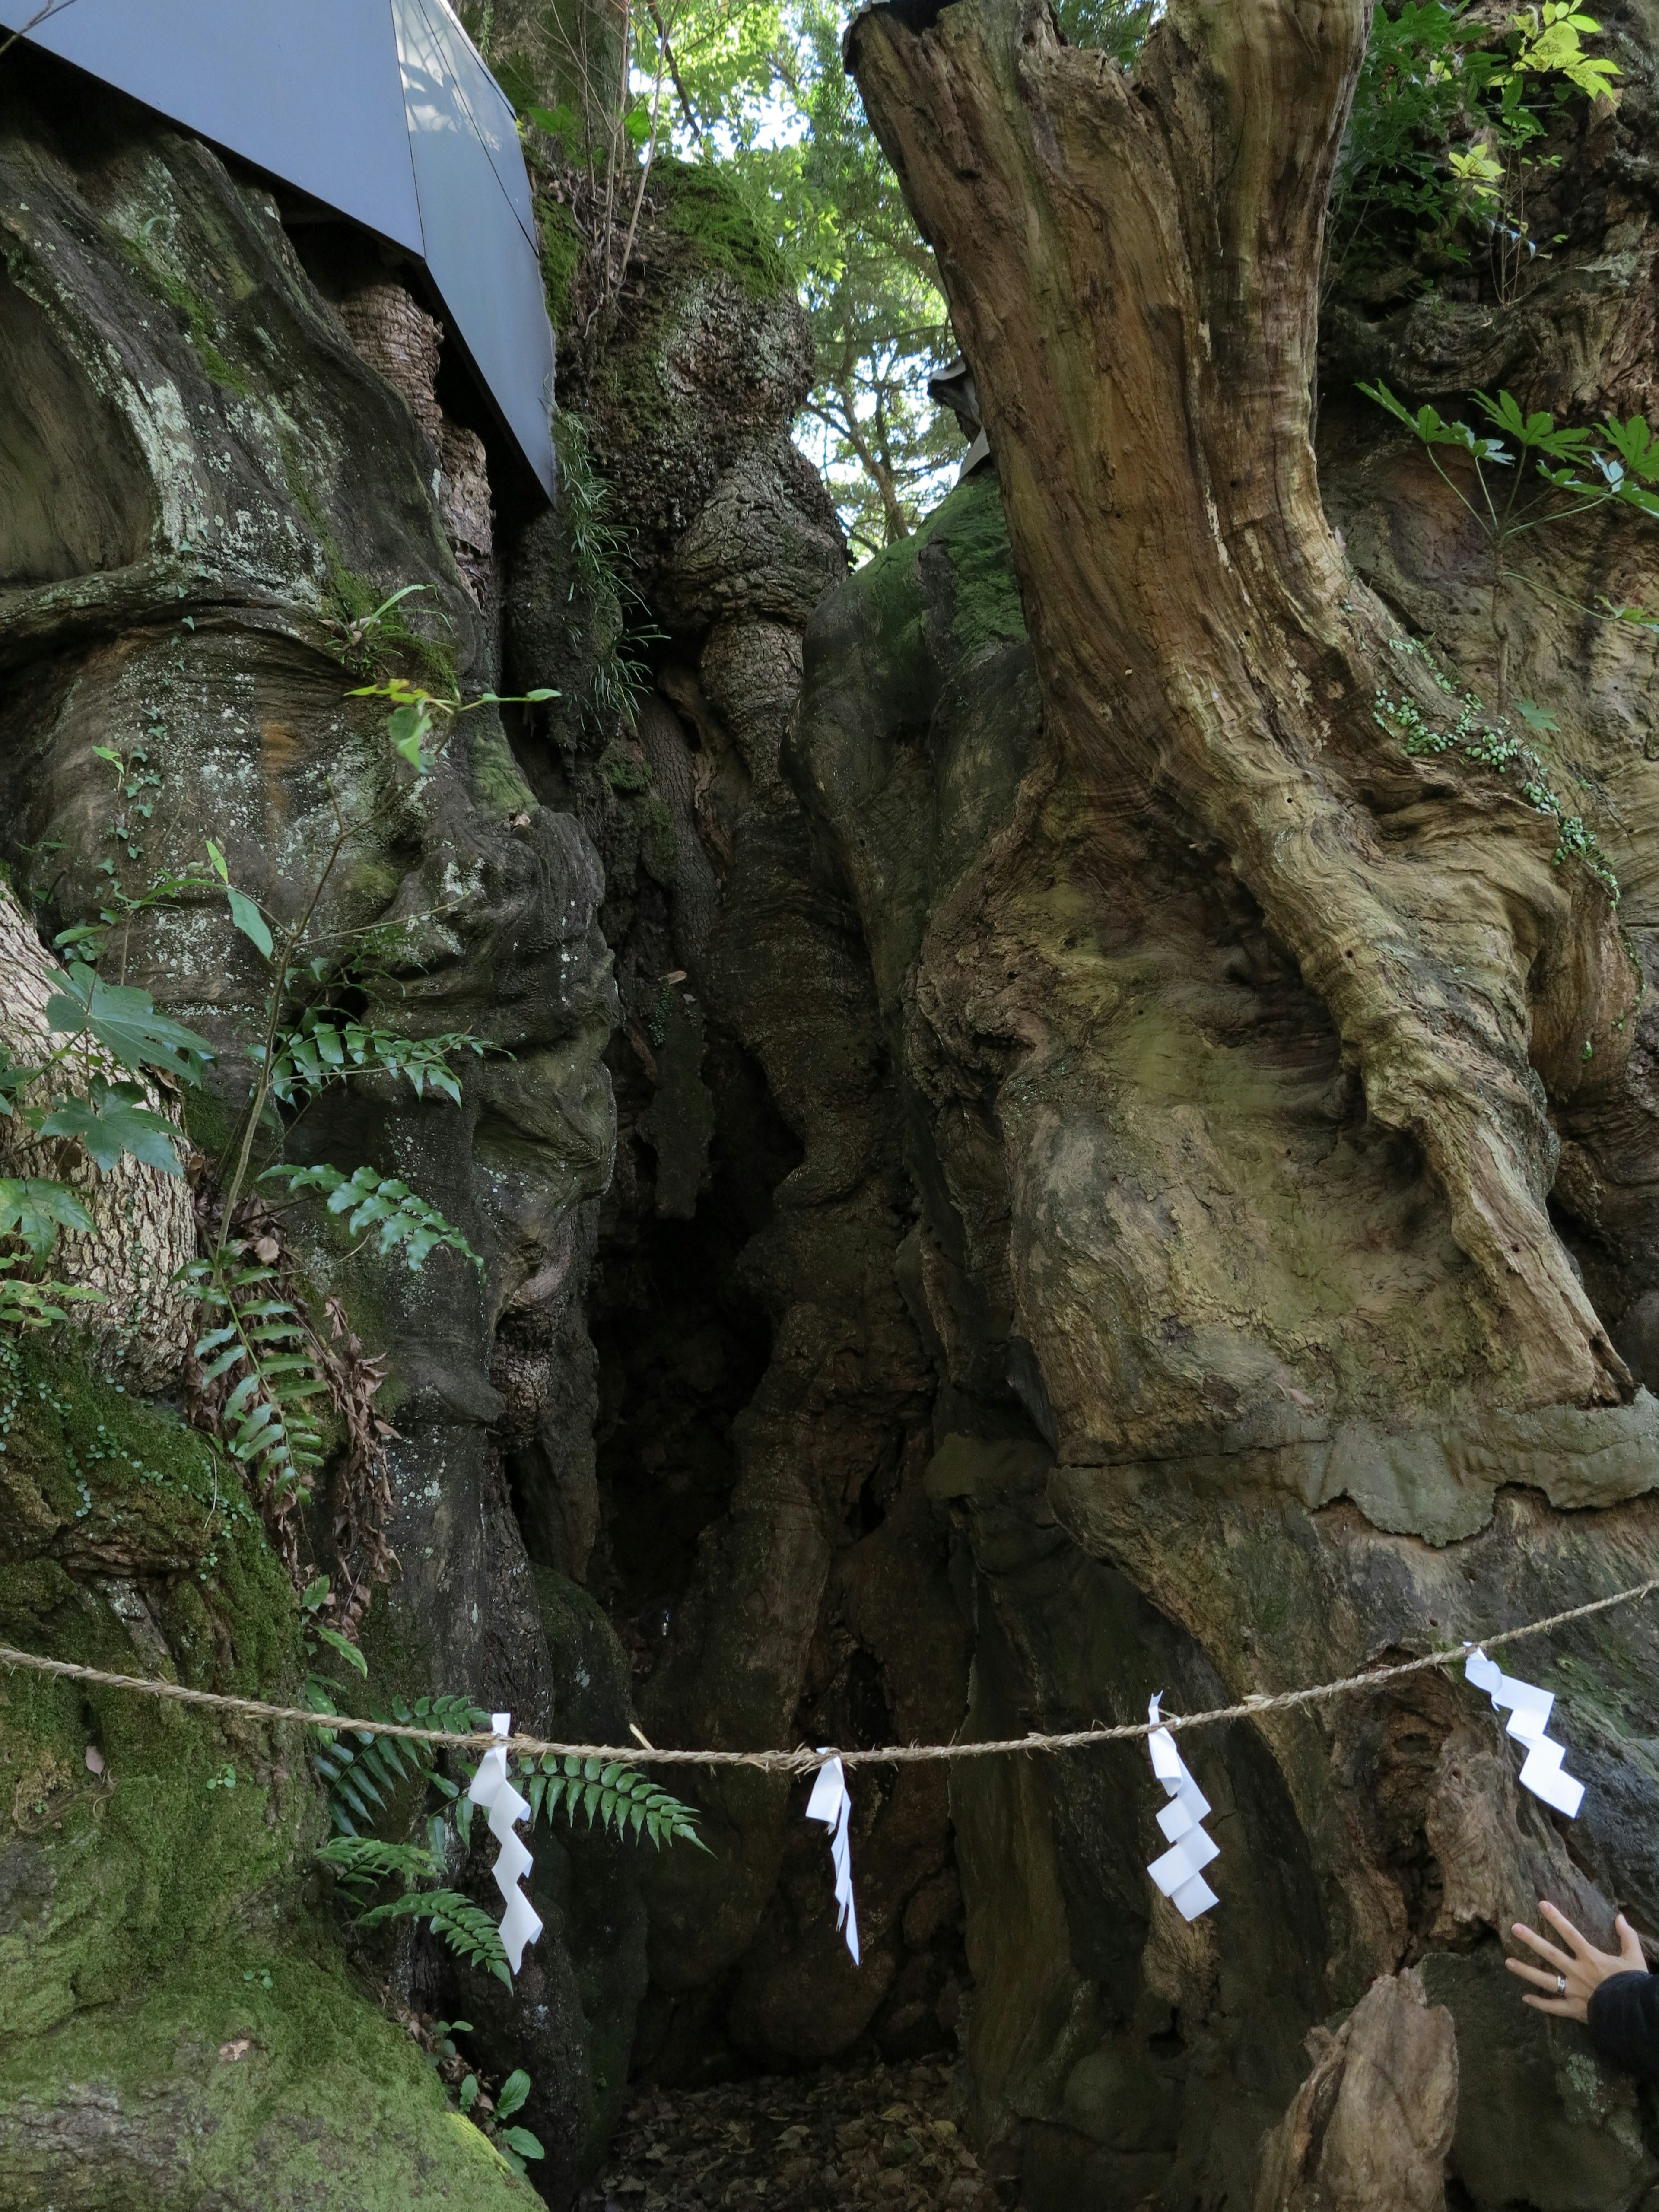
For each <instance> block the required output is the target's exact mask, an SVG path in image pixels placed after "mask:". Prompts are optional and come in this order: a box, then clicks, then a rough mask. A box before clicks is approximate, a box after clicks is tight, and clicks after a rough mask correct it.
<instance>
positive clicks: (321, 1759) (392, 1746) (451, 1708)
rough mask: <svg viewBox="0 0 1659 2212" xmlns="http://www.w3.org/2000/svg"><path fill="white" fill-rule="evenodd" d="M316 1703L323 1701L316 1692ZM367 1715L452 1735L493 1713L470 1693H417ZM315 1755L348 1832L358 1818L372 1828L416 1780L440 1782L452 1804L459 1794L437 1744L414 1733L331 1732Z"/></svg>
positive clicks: (469, 1730)
mask: <svg viewBox="0 0 1659 2212" xmlns="http://www.w3.org/2000/svg"><path fill="white" fill-rule="evenodd" d="M356 1658H357V1660H358V1661H361V1660H362V1653H361V1652H358V1653H356ZM365 1671H366V1670H365ZM317 1689H318V1691H320V1692H321V1694H322V1698H323V1699H325V1700H326V1706H325V1709H326V1710H327V1711H333V1703H332V1698H331V1695H330V1694H329V1692H327V1690H326V1687H325V1686H323V1685H321V1684H319V1685H318V1686H317ZM312 1702H313V1704H318V1703H319V1697H318V1695H317V1693H316V1692H313V1696H312ZM382 1717H384V1718H386V1719H389V1720H395V1721H401V1722H402V1723H403V1724H404V1727H405V1728H429V1729H438V1730H440V1731H441V1732H442V1733H444V1734H446V1735H477V1733H478V1731H479V1730H480V1729H487V1728H488V1727H489V1714H488V1713H485V1712H481V1711H479V1710H478V1708H477V1705H474V1704H473V1703H472V1701H471V1699H470V1698H458V1697H452V1696H447V1695H446V1696H442V1697H436V1698H417V1699H416V1701H415V1703H414V1704H413V1705H406V1704H405V1703H404V1701H403V1699H397V1700H396V1701H395V1702H394V1704H393V1705H392V1711H390V1713H388V1714H386V1715H384V1716H382V1715H380V1714H379V1713H375V1712H374V1711H371V1712H370V1713H369V1714H368V1718H369V1719H371V1720H378V1719H380V1718H382ZM348 1736H349V1740H348ZM312 1758H313V1762H314V1764H315V1765H316V1768H317V1771H318V1773H319V1775H320V1776H321V1777H322V1779H323V1781H324V1784H325V1785H326V1787H327V1790H328V1817H329V1820H330V1822H331V1825H332V1826H333V1827H334V1829H335V1830H336V1831H337V1833H339V1834H340V1835H343V1836H355V1835H356V1833H357V1826H356V1824H357V1822H358V1821H359V1820H361V1821H362V1822H363V1823H364V1825H365V1826H371V1827H372V1826H374V1822H375V1820H378V1819H381V1818H383V1817H384V1816H385V1814H386V1812H387V1811H388V1809H389V1808H390V1807H391V1805H392V1801H393V1799H394V1798H395V1796H397V1793H398V1790H401V1789H404V1788H406V1787H412V1786H413V1785H414V1784H416V1783H419V1784H421V1785H422V1787H424V1785H425V1784H427V1783H428V1782H430V1783H434V1784H436V1786H437V1788H438V1790H439V1792H440V1794H441V1796H444V1797H445V1798H447V1800H448V1801H449V1802H450V1803H451V1804H452V1805H453V1804H454V1803H455V1802H457V1801H458V1799H459V1792H458V1791H457V1790H456V1789H455V1785H454V1784H453V1783H451V1782H449V1781H448V1780H447V1778H445V1777H444V1776H442V1775H441V1774H440V1773H439V1772H438V1753H437V1747H436V1746H435V1745H434V1744H429V1743H422V1742H420V1741H418V1740H416V1739H415V1738H411V1737H409V1736H395V1735H374V1734H373V1733H369V1732H364V1731H362V1730H356V1731H349V1732H346V1731H342V1732H332V1731H331V1732H329V1734H328V1735H326V1737H325V1740H324V1741H322V1742H321V1743H320V1744H317V1745H313V1747H312ZM371 1807H372V1808H374V1809H373V1810H371V1809H370V1808H371Z"/></svg>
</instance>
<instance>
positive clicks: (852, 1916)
mask: <svg viewBox="0 0 1659 2212" xmlns="http://www.w3.org/2000/svg"><path fill="white" fill-rule="evenodd" d="M806 1817H807V1819H808V1820H822V1821H823V1823H824V1825H825V1826H826V1827H827V1828H828V1829H829V1855H830V1857H832V1858H833V1859H834V1860H835V1863H836V1905H837V1906H838V1907H839V1908H840V1909H839V1911H838V1912H837V1913H836V1927H837V1928H843V1927H844V1928H845V1929H846V1930H847V1948H848V1950H849V1951H850V1952H851V1953H852V1954H853V1964H854V1966H857V1965H858V1964H859V1916H858V1913H857V1911H856V1910H855V1909H854V1904H853V1845H852V1842H851V1839H850V1838H849V1837H848V1825H849V1823H850V1822H851V1820H852V1818H853V1801H852V1799H851V1798H850V1797H849V1796H848V1794H847V1777H846V1775H845V1774H844V1773H843V1771H842V1764H841V1761H840V1759H825V1760H824V1763H823V1765H822V1766H821V1767H819V1769H818V1771H817V1778H816V1780H815V1781H814V1782H813V1784H812V1794H811V1796H810V1797H809V1798H808V1799H807V1801H806Z"/></svg>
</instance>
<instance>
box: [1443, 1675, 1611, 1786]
mask: <svg viewBox="0 0 1659 2212" xmlns="http://www.w3.org/2000/svg"><path fill="white" fill-rule="evenodd" d="M1463 1671H1464V1673H1465V1674H1467V1675H1468V1678H1469V1680H1470V1681H1472V1682H1473V1683H1474V1685H1475V1687H1476V1688H1477V1689H1481V1690H1484V1691H1485V1692H1486V1694H1487V1696H1488V1697H1490V1698H1491V1699H1492V1704H1493V1705H1494V1706H1495V1707H1496V1708H1497V1710H1498V1711H1499V1712H1500V1713H1501V1712H1503V1711H1504V1710H1505V1709H1507V1710H1508V1712H1509V1716H1510V1719H1509V1733H1510V1735H1512V1736H1513V1737H1514V1738H1515V1740H1516V1742H1517V1743H1524V1744H1525V1745H1526V1747H1527V1755H1526V1758H1525V1759H1524V1760H1523V1761H1522V1766H1521V1782H1522V1788H1523V1789H1527V1790H1531V1792H1532V1794H1533V1796H1534V1797H1541V1798H1542V1799H1543V1801H1544V1802H1545V1803H1546V1804H1547V1805H1553V1806H1554V1808H1555V1809H1556V1811H1557V1812H1558V1813H1565V1814H1566V1816H1567V1818H1568V1820H1576V1819H1577V1817H1578V1808H1579V1807H1580V1805H1582V1804H1583V1802H1584V1785H1583V1783H1582V1782H1575V1781H1574V1780H1573V1778H1572V1777H1571V1775H1570V1774H1563V1773H1562V1771H1561V1761H1562V1760H1563V1759H1565V1757H1566V1752H1565V1748H1564V1747H1562V1746H1561V1745H1560V1744H1559V1743H1552V1742H1551V1741H1550V1740H1549V1738H1548V1736H1547V1735H1545V1733H1544V1730H1545V1729H1546V1728H1547V1726H1548V1725H1549V1717H1550V1709H1551V1707H1552V1706H1553V1705H1554V1703H1555V1692H1554V1691H1553V1690H1541V1689H1539V1688H1538V1687H1537V1686H1535V1685H1534V1683H1531V1682H1517V1681H1516V1679H1515V1677H1514V1675H1513V1674H1505V1673H1504V1670H1503V1668H1501V1667H1500V1666H1499V1665H1498V1662H1497V1661H1496V1660H1495V1659H1488V1658H1487V1656H1486V1653H1485V1652H1484V1651H1482V1650H1480V1646H1479V1645H1478V1644H1477V1645H1475V1646H1474V1649H1473V1650H1471V1651H1470V1653H1469V1656H1468V1661H1467V1662H1466V1663H1465V1666H1464V1668H1463Z"/></svg>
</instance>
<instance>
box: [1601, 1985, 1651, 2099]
mask: <svg viewBox="0 0 1659 2212" xmlns="http://www.w3.org/2000/svg"><path fill="white" fill-rule="evenodd" d="M1588 2025H1589V2032H1590V2039H1591V2040H1592V2041H1593V2042H1594V2044H1595V2047H1596V2049H1597V2050H1598V2051H1600V2052H1601V2055H1602V2057H1604V2058H1611V2059H1612V2060H1613V2063H1614V2065H1616V2066H1626V2067H1628V2068H1629V2069H1630V2070H1631V2072H1632V2074H1639V2075H1641V2076H1642V2078H1643V2080H1644V2081H1659V1975H1654V1974H1634V1973H1632V1974H1612V1975H1609V1977H1608V1978H1607V1980H1606V1981H1605V1982H1603V1983H1602V1984H1601V1988H1600V1989H1598V1990H1596V1992H1595V1995H1594V1996H1592V1997H1591V1999H1590V2001H1589V2008H1588Z"/></svg>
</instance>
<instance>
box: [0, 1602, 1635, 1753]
mask: <svg viewBox="0 0 1659 2212" xmlns="http://www.w3.org/2000/svg"><path fill="white" fill-rule="evenodd" d="M1655 1590H1659V1575H1656V1576H1655V1577H1652V1579H1651V1580H1650V1581H1648V1582H1644V1583H1638V1584H1637V1586H1636V1588H1635V1589H1627V1590H1620V1591H1617V1592H1616V1593H1615V1594H1614V1595H1613V1596H1612V1597H1598V1598H1594V1599H1592V1600H1591V1601H1590V1602H1589V1604H1588V1605H1576V1606H1574V1607H1571V1610H1570V1611H1568V1612H1566V1613H1550V1614H1549V1615H1548V1616H1547V1618H1546V1619H1544V1620H1533V1621H1528V1623H1527V1624H1526V1626H1524V1627H1522V1628H1505V1629H1500V1630H1499V1631H1498V1634H1497V1635H1495V1636H1485V1637H1482V1638H1480V1639H1479V1642H1480V1649H1481V1650H1483V1651H1497V1650H1501V1649H1502V1648H1503V1647H1504V1645H1505V1644H1519V1643H1521V1642H1522V1641H1523V1640H1524V1639H1525V1638H1528V1637H1529V1636H1545V1635H1547V1634H1548V1633H1549V1632H1550V1631H1551V1630H1552V1629H1553V1628H1565V1626H1566V1625H1567V1623H1568V1622H1569V1621H1571V1620H1587V1619H1588V1618H1589V1615H1590V1614H1591V1613H1606V1612H1607V1609H1608V1608H1609V1607H1612V1606H1615V1605H1632V1604H1633V1603H1634V1602H1635V1601H1636V1600H1637V1599H1638V1598H1644V1597H1648V1596H1650V1595H1652V1593H1653V1592H1654V1591H1655ZM1473 1649H1474V1644H1473V1643H1469V1644H1461V1643H1460V1644H1446V1645H1444V1646H1443V1648H1442V1649H1441V1650H1437V1651H1429V1652H1425V1654H1424V1656H1422V1657H1421V1658H1420V1659H1407V1660H1403V1661H1401V1662H1400V1663H1399V1664H1397V1665H1395V1666H1393V1667H1374V1668H1370V1671H1369V1672H1367V1673H1365V1674H1346V1675H1344V1676H1343V1678H1342V1680H1340V1681H1337V1682H1321V1683H1318V1684H1316V1685H1315V1686H1313V1687H1311V1688H1310V1689H1305V1690H1284V1691H1280V1692H1279V1693H1278V1694H1277V1695H1276V1696H1273V1697H1262V1696H1256V1697H1249V1698H1246V1699H1244V1700H1243V1703H1242V1704H1239V1705H1217V1706H1214V1707H1212V1709H1211V1710H1210V1711H1208V1712H1202V1713H1166V1714H1164V1717H1163V1718H1162V1719H1161V1720H1160V1721H1158V1722H1152V1721H1135V1722H1133V1723H1128V1724H1127V1725H1125V1726H1123V1727H1121V1728H1087V1729H1069V1730H1067V1731H1066V1732H1065V1733H1063V1734H1061V1735H1017V1736H1004V1737H1000V1738H998V1739H996V1740H995V1741H988V1742H980V1743H931V1744H915V1743H890V1744H884V1745H882V1746H881V1747H879V1748H877V1749H872V1750H866V1751H860V1750H853V1751H837V1750H836V1749H835V1748H834V1747H831V1748H830V1749H829V1751H827V1752H826V1751H825V1750H823V1749H822V1748H817V1749H814V1748H812V1747H811V1746H808V1745H805V1744H803V1745H801V1746H800V1747H799V1748H798V1749H796V1750H794V1751H659V1750H658V1749H657V1747H655V1745H653V1744H647V1742H646V1741H644V1739H643V1738H641V1741H639V1742H637V1743H631V1744H614V1743H549V1742H547V1741H544V1739H543V1738H542V1737H540V1736H534V1735H514V1736H509V1737H508V1738H507V1741H506V1744H505V1747H504V1748H506V1749H507V1750H508V1751H513V1752H520V1753H524V1754H525V1755H526V1757H530V1758H545V1757H547V1756H549V1755H550V1754H551V1755H552V1756H554V1757H556V1758H560V1759H603V1760H605V1762H606V1763H607V1764H611V1763H613V1762H616V1761H619V1760H620V1761H626V1762H627V1764H628V1765H630V1766H653V1765H654V1766H752V1767H759V1768H761V1769H762V1770H763V1771H765V1772H767V1773H772V1774H811V1773H815V1772H816V1771H817V1769H818V1768H819V1767H821V1766H822V1765H823V1764H824V1762H825V1760H826V1759H840V1761H841V1763H842V1765H843V1766H919V1765H925V1764H927V1762H929V1761H931V1760H935V1759H990V1758H994V1757H998V1756H1001V1755H1004V1754H1006V1753H1009V1752H1016V1751H1025V1752H1030V1751H1085V1750H1087V1749H1088V1748H1089V1747H1091V1745H1094V1744H1097V1743H1133V1742H1136V1741H1139V1740H1140V1739H1142V1738H1144V1737H1146V1736H1148V1735H1151V1734H1152V1731H1153V1729H1154V1728H1164V1729H1170V1731H1171V1732H1172V1733H1173V1732H1175V1731H1176V1730H1178V1729H1196V1728H1210V1727H1212V1726H1214V1724H1215V1723H1217V1722H1219V1721H1239V1720H1260V1719H1261V1717H1262V1716H1263V1715H1264V1714H1267V1713H1282V1712H1289V1711H1292V1710H1293V1709H1294V1708H1295V1707H1297V1706H1300V1705H1322V1704H1323V1703H1324V1702H1325V1701H1326V1700H1327V1699H1331V1698H1341V1697H1346V1696H1348V1695H1349V1694H1350V1693H1351V1692H1354V1691H1358V1690H1375V1689H1377V1688H1380V1687H1381V1686H1382V1685H1383V1683H1385V1682H1397V1681H1399V1680H1401V1678H1402V1677H1404V1676H1405V1675H1407V1674H1426V1673H1428V1671H1429V1670H1430V1669H1431V1668H1435V1667H1446V1666H1449V1665H1451V1664H1452V1663H1453V1662H1454V1661H1462V1660H1464V1659H1467V1657H1468V1654H1469V1652H1470V1651H1471V1650H1473ZM0 1666H4V1667H25V1668H33V1670H34V1671H35V1672H36V1673H38V1674H58V1675H61V1676H64V1678H66V1679H67V1680H70V1681H74V1682H94V1683H96V1684H98V1685H99V1686H100V1687H101V1688H104V1689H109V1690H137V1691H141V1692H143V1693H144V1694H145V1695H147V1696H149V1697H152V1698H167V1699H171V1700H172V1701H173V1703H174V1704H175V1705H208V1706H212V1707H214V1708H216V1710H218V1711H221V1712H231V1713H246V1715H248V1716H249V1717H250V1718H252V1719H254V1720H265V1721H299V1722H301V1723H303V1724H304V1725H305V1726H306V1727H307V1728H315V1729H327V1730H328V1731H329V1732H330V1733H331V1734H334V1735H359V1736H362V1735H392V1736H399V1737H402V1738H404V1740H406V1741H410V1742H414V1743H436V1744H446V1745H448V1746H450V1747H453V1749H455V1750H457V1751H476V1752H483V1751H489V1750H497V1751H499V1750H501V1749H502V1748H503V1744H502V1741H501V1737H499V1736H496V1735H458V1734H453V1733H452V1732H451V1731H450V1730H448V1729H423V1728H416V1727H413V1726H412V1725H410V1723H406V1722H403V1721H375V1720H354V1719H351V1718H349V1717H343V1716H340V1715H337V1714H333V1713H316V1712H313V1711H310V1710H309V1709H308V1708H306V1707H302V1706H298V1705H265V1704H263V1703H262V1702H261V1701H260V1700H259V1699H257V1698H226V1697H221V1696H219V1695H218V1694H217V1693H216V1692H214V1691H211V1690H191V1689H186V1688H185V1686H184V1685H183V1684H182V1683H179V1682H158V1681H155V1680H153V1679H151V1678H150V1677H149V1676H148V1675H144V1674H107V1673H106V1672H105V1670H104V1669H103V1668H100V1667H80V1666H76V1665H75V1664H73V1663H72V1662H70V1661H69V1660H67V1659H42V1658H40V1656H38V1655H37V1654H36V1653H34V1652H33V1651H15V1650H12V1649H11V1647H10V1646H9V1645H8V1644H0Z"/></svg>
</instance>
